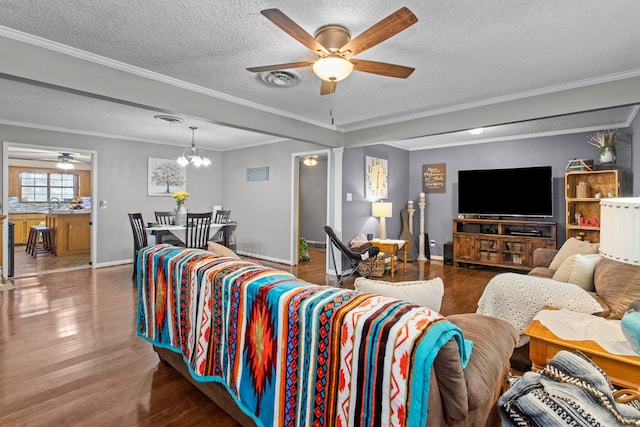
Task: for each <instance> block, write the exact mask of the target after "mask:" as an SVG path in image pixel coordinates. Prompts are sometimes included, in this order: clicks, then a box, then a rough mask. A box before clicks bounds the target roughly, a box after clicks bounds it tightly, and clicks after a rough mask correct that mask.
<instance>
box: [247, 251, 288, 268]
mask: <svg viewBox="0 0 640 427" xmlns="http://www.w3.org/2000/svg"><path fill="white" fill-rule="evenodd" d="M236 253H237V254H238V255H244V256H248V257H251V258H257V259H263V260H265V261H270V262H277V263H278V264H284V265H291V263H290V261H289V260H288V259H280V258H273V257H268V256H264V255H261V254H252V253H250V252H245V251H236Z"/></svg>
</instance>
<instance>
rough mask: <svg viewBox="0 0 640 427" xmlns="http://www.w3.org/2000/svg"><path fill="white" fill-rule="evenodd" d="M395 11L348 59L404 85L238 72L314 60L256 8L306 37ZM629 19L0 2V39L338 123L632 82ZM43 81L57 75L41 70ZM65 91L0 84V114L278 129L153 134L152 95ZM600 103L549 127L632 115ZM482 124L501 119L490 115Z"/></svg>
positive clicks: (462, 6)
mask: <svg viewBox="0 0 640 427" xmlns="http://www.w3.org/2000/svg"><path fill="white" fill-rule="evenodd" d="M400 6H407V7H409V8H410V9H411V10H412V11H413V12H414V14H415V15H416V16H417V17H418V20H419V21H418V23H417V24H415V25H413V26H412V27H410V28H408V29H407V30H405V31H403V32H401V33H399V34H397V35H395V36H394V37H392V38H390V39H389V40H387V41H385V42H383V43H382V44H380V45H378V46H375V47H373V48H371V49H369V50H367V51H365V52H363V53H361V54H360V55H358V56H357V58H360V59H369V60H376V61H382V62H390V63H396V64H400V65H407V66H411V67H415V68H416V71H415V72H414V73H413V74H412V75H411V76H410V77H409V78H408V79H406V80H403V79H394V78H389V77H381V76H377V75H372V74H367V73H358V72H354V73H353V74H352V75H351V76H349V77H348V78H347V79H345V80H344V81H341V82H339V84H338V89H337V92H336V94H335V95H331V96H320V95H319V88H320V80H319V79H318V78H317V77H316V76H315V75H314V74H313V73H312V71H311V69H310V68H309V67H307V68H300V69H297V70H298V71H299V72H300V74H301V75H302V81H301V83H300V84H298V85H297V86H295V87H293V88H273V87H267V86H265V85H263V84H260V83H259V82H258V81H257V79H256V76H255V75H254V74H252V73H249V72H248V71H246V70H245V69H246V68H247V67H253V66H261V65H270V64H277V63H285V62H293V61H302V60H311V59H314V58H315V55H314V54H313V53H312V52H311V51H309V50H308V49H307V48H305V47H304V46H302V45H301V44H300V43H298V42H297V41H295V40H294V39H293V38H291V37H289V36H288V35H286V34H285V33H284V32H283V31H281V30H280V29H279V28H277V27H276V26H275V25H274V24H272V23H271V22H269V21H268V20H267V19H266V18H264V17H263V16H262V15H261V14H260V13H259V12H260V10H262V9H266V8H270V7H278V8H279V9H280V10H282V11H283V12H284V13H285V14H287V15H288V16H289V17H290V18H291V19H293V20H294V21H295V22H297V23H298V24H299V25H300V26H301V27H302V28H304V29H305V30H306V31H307V32H309V33H310V34H313V32H314V31H315V30H316V29H317V28H318V27H320V26H322V25H325V24H328V23H338V24H342V25H345V26H346V27H347V28H349V29H350V31H351V33H352V36H356V35H358V34H360V33H361V32H363V31H364V30H366V29H367V28H368V27H369V26H371V25H373V24H374V23H375V22H377V21H379V20H380V19H382V18H384V17H386V16H387V15H389V14H390V13H392V12H393V11H395V10H396V9H397V8H399V7H400ZM638 16H640V2H638V1H634V0H626V1H622V0H614V1H607V2H603V1H601V0H584V1H580V2H577V1H557V0H540V1H536V2H531V1H523V0H516V1H514V0H493V1H486V0H485V1H476V2H462V1H459V0H458V1H451V0H435V1H429V2H423V1H419V0H412V1H405V2H404V3H403V4H402V5H395V6H391V5H390V4H389V2H383V1H366V2H365V1H351V2H341V1H314V2H300V1H292V0H284V1H279V2H278V3H277V5H275V6H274V4H273V3H272V2H266V1H226V2H224V3H219V2H201V1H196V0H187V1H184V0H183V1H178V2H176V1H168V0H156V1H153V2H129V1H124V0H106V1H104V0H103V1H100V2H86V1H80V0H75V1H73V0H48V1H37V0H3V2H2V13H1V14H0V25H2V26H4V27H5V28H4V32H3V33H0V36H4V37H9V38H19V37H22V36H21V35H19V34H18V35H16V34H14V33H13V31H12V30H17V31H19V32H23V33H26V34H27V35H31V36H35V37H37V38H41V39H44V40H37V39H33V38H31V37H29V36H24V37H23V39H22V40H27V41H28V43H31V44H35V45H39V46H43V47H45V48H46V49H56V50H57V51H59V52H63V53H64V54H65V55H66V54H70V55H71V56H73V57H74V58H80V59H81V60H87V59H91V58H88V57H86V56H85V54H84V53H83V52H86V53H90V54H93V55H98V56H100V57H103V58H108V59H110V60H114V61H117V62H118V63H120V64H116V63H112V64H111V65H118V66H122V67H124V69H126V70H127V71H128V72H138V71H140V72H143V73H148V72H151V73H153V76H159V78H160V79H161V80H162V82H163V84H172V85H173V84H175V85H177V86H180V85H181V84H184V85H186V86H188V88H189V89H190V90H195V91H196V92H199V93H204V94H205V95H206V96H209V97H214V98H218V99H224V100H226V101H230V102H234V103H238V104H239V105H243V106H249V107H251V108H254V109H257V110H260V111H267V112H269V113H273V114H275V115H277V116H282V117H286V118H288V119H293V120H296V121H300V122H304V123H308V124H312V125H313V126H319V127H321V128H326V129H335V130H337V131H339V132H348V131H350V130H357V129H363V128H368V127H371V126H378V125H380V124H382V123H393V122H398V121H402V120H404V119H406V118H407V117H413V118H416V117H421V116H425V117H427V116H430V115H433V114H436V113H438V112H442V111H456V110H463V109H468V108H470V106H477V105H491V104H496V103H499V102H502V101H504V100H513V99H520V98H525V97H527V96H531V95H536V94H541V93H550V92H554V91H560V90H566V89H572V88H579V87H584V86H588V85H590V84H596V83H602V82H608V81H612V80H616V79H623V78H630V77H637V76H639V75H640V26H638V25H637V17H638ZM47 40H49V41H53V42H55V43H59V44H60V46H57V45H51V44H49V43H48V42H47ZM66 47H71V48H73V49H72V50H69V49H67V48H66ZM0 48H1V47H0ZM65 49H67V50H65ZM76 49H77V50H79V51H82V52H79V51H76ZM91 60H93V59H91ZM5 65H6V67H5V66H3V65H2V64H0V73H2V74H4V75H5V77H11V78H12V79H16V78H17V79H20V78H24V79H29V80H32V79H33V77H31V76H25V75H20V68H19V67H20V66H21V64H9V65H7V64H5ZM12 65H15V67H16V69H17V70H18V71H14V70H13V68H12ZM42 65H43V66H44V67H46V64H42ZM22 66H23V67H24V65H22ZM129 66H133V67H137V68H136V69H134V68H131V67H129ZM151 73H148V75H147V76H146V77H147V78H149V75H151ZM153 76H152V77H153ZM162 76H165V77H162ZM56 78H60V77H58V76H52V79H56ZM154 78H155V77H154ZM96 80H97V81H95V82H94V84H95V86H96V87H100V85H101V84H102V82H101V81H100V80H98V79H96ZM30 83H31V82H30ZM74 89H75V88H71V87H66V88H65V87H57V88H55V89H54V88H52V86H47V87H43V86H34V85H32V84H29V83H25V82H22V81H15V80H9V79H0V93H2V98H3V102H2V103H0V104H2V105H0V120H1V121H2V122H5V123H24V124H30V125H33V126H40V127H44V128H57V129H70V130H76V131H79V132H84V133H93V134H103V135H112V136H117V137H123V138H130V139H137V140H144V141H155V142H161V143H167V144H178V143H183V142H184V140H185V139H188V138H189V130H188V129H187V127H188V126H189V125H191V124H192V125H196V126H198V127H199V128H201V129H199V131H198V134H197V135H198V136H200V138H201V139H202V140H203V141H206V143H205V145H208V146H209V148H217V149H220V150H227V149H231V148H237V147H241V146H249V145H255V144H260V143H269V142H274V141H277V140H280V138H279V137H281V136H283V137H286V136H287V135H284V133H282V132H278V131H277V129H276V130H271V129H265V128H264V127H260V126H256V127H255V128H254V127H253V126H252V125H251V123H246V124H244V125H238V124H237V123H232V124H231V125H232V126H233V127H234V128H233V129H232V128H226V130H223V129H220V127H219V126H216V125H215V123H218V124H219V123H220V122H225V123H226V121H224V120H220V121H218V116H217V115H218V113H217V112H215V111H210V112H208V113H204V114H203V113H198V114H197V115H193V116H192V115H190V114H189V113H190V112H188V111H173V110H172V111H168V112H170V113H175V114H178V115H180V116H182V117H184V118H185V119H186V121H187V122H186V123H184V124H183V125H182V126H181V127H177V128H178V129H169V131H167V129H166V127H167V126H166V125H165V124H163V123H158V122H157V121H154V120H153V119H152V117H153V115H154V114H157V113H158V112H167V111H165V110H164V109H162V108H160V107H161V106H162V105H161V104H162V102H160V101H158V102H157V104H156V105H151V103H149V104H145V105H137V104H136V103H135V102H130V100H124V98H125V96H122V95H117V94H113V96H111V94H109V96H108V97H107V98H108V99H106V100H105V97H104V95H103V94H101V96H91V95H93V94H91V93H85V92H86V89H83V93H81V94H79V92H78V91H77V90H74ZM105 91H106V89H105ZM87 95H89V96H87ZM148 98H149V97H148V96H147V97H146V98H145V99H148ZM121 101H122V102H121ZM141 107H142V108H141ZM200 111H202V110H200ZM614 111H616V112H618V113H619V114H618V115H616V116H615V117H613V114H612V113H611V112H609V113H608V114H607V116H606V117H608V119H607V120H608V122H604V123H603V122H602V120H600V121H598V120H595V115H594V114H592V115H591V116H587V117H590V119H594V122H593V123H586V124H585V123H584V119H580V120H578V121H577V122H576V123H573V121H572V119H571V117H573V116H566V117H565V119H562V120H560V121H558V120H556V122H555V123H551V124H550V125H549V126H550V127H551V128H557V127H558V126H560V122H562V127H563V128H565V129H566V128H572V127H575V128H581V129H583V128H591V127H594V126H604V127H606V126H611V125H619V124H620V123H624V121H625V120H628V119H629V117H630V115H631V113H632V112H635V110H631V109H617V110H614ZM575 117H577V116H575ZM332 120H333V122H332ZM487 121H488V122H490V123H492V124H496V123H503V122H501V120H500V119H499V118H497V117H491V118H490V120H489V119H487ZM544 123H545V122H544V121H541V120H538V121H535V122H532V123H531V124H530V125H528V126H522V125H520V128H521V131H523V130H522V129H523V128H524V130H526V131H527V132H531V133H541V132H545V131H548V129H546V128H545V124H544ZM596 123H597V125H596ZM251 130H258V131H260V132H263V131H264V132H268V133H270V134H271V135H264V134H257V133H253V132H249V131H251ZM514 131H515V130H514ZM415 136H418V137H421V138H419V139H416V138H413V140H412V141H411V142H407V144H405V145H404V146H406V147H408V148H419V144H418V142H419V141H423V142H425V143H427V142H428V140H429V138H431V139H433V138H436V139H437V140H438V141H436V143H437V144H440V145H442V144H445V143H446V141H450V142H453V141H454V140H455V136H448V137H442V136H435V137H434V136H430V137H429V136H428V135H425V134H420V135H415ZM447 138H449V139H447ZM400 145H403V144H400ZM426 145H429V144H426ZM431 145H433V143H432V144H431Z"/></svg>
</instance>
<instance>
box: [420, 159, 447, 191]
mask: <svg viewBox="0 0 640 427" xmlns="http://www.w3.org/2000/svg"><path fill="white" fill-rule="evenodd" d="M422 189H423V191H424V192H425V193H446V191H447V164H446V163H432V164H429V165H422Z"/></svg>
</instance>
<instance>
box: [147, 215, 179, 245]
mask: <svg viewBox="0 0 640 427" xmlns="http://www.w3.org/2000/svg"><path fill="white" fill-rule="evenodd" d="M154 214H155V215H156V222H157V223H158V224H160V225H173V224H175V222H176V213H175V212H174V211H155V212H154ZM156 238H159V239H160V240H159V241H161V242H162V243H167V244H169V245H173V246H184V244H183V243H182V241H181V240H180V239H178V238H177V237H176V236H174V235H173V234H171V232H169V231H164V232H156Z"/></svg>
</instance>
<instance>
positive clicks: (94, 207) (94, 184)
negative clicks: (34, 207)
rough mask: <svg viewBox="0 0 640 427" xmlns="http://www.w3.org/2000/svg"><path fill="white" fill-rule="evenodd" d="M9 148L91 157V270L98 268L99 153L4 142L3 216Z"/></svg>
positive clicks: (5, 225) (4, 234)
mask: <svg viewBox="0 0 640 427" xmlns="http://www.w3.org/2000/svg"><path fill="white" fill-rule="evenodd" d="M9 147H21V148H35V149H38V150H47V151H62V152H65V151H70V152H74V151H82V152H83V153H87V154H90V155H91V257H90V262H91V265H90V268H91V269H95V268H96V263H97V262H96V259H97V252H98V251H97V248H98V245H97V242H98V221H97V218H98V215H97V213H98V203H97V200H98V197H97V194H98V152H97V151H96V150H88V149H85V148H77V147H75V148H71V147H60V146H55V145H39V144H24V143H20V142H11V141H2V206H3V207H5V208H4V209H3V210H2V212H3V215H8V212H7V209H6V206H8V202H9ZM2 227H3V228H2V245H3V247H4V248H6V245H5V242H6V239H7V237H8V231H9V221H8V220H7V221H4V222H3V225H2ZM7 261H8V251H7V250H5V251H3V254H2V265H3V266H5V265H7ZM7 272H8V270H7V269H3V275H4V276H5V277H6V274H7Z"/></svg>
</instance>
